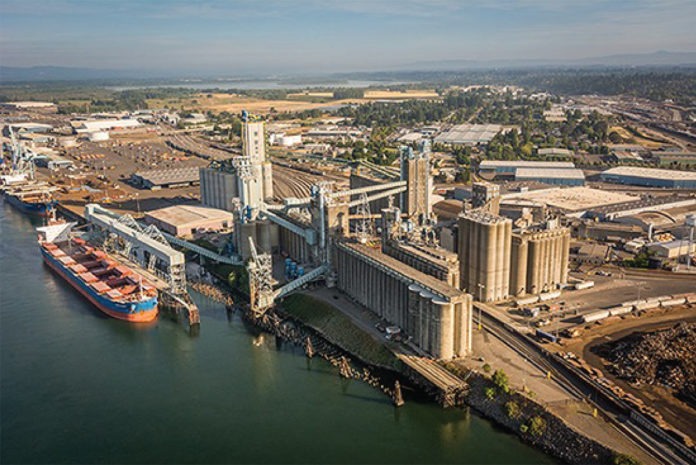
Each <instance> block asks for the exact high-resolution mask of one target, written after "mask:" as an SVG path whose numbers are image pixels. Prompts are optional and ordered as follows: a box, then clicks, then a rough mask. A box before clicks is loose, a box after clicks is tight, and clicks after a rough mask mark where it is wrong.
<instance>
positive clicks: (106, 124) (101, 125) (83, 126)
mask: <svg viewBox="0 0 696 465" xmlns="http://www.w3.org/2000/svg"><path fill="white" fill-rule="evenodd" d="M72 125H73V127H75V130H76V131H77V132H94V131H108V130H110V129H115V128H138V127H141V126H142V125H143V124H142V123H141V122H140V121H138V120H135V119H98V120H92V121H73V122H72Z"/></svg>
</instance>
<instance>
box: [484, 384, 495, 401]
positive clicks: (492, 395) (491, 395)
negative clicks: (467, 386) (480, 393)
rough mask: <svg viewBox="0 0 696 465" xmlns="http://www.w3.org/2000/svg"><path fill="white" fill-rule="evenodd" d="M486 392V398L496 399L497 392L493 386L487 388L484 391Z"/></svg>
mask: <svg viewBox="0 0 696 465" xmlns="http://www.w3.org/2000/svg"><path fill="white" fill-rule="evenodd" d="M484 394H485V395H486V399H488V400H493V399H495V394H496V393H495V389H494V388H492V387H488V388H486V390H485V391H484Z"/></svg>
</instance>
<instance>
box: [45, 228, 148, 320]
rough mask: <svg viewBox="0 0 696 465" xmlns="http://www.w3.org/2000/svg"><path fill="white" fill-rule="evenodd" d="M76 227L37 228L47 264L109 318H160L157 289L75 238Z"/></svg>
mask: <svg viewBox="0 0 696 465" xmlns="http://www.w3.org/2000/svg"><path fill="white" fill-rule="evenodd" d="M74 224H75V223H59V224H52V225H49V226H44V227H40V228H37V231H38V232H39V247H40V249H41V255H42V256H43V259H44V262H45V263H46V264H47V265H48V267H49V268H51V269H52V270H53V271H54V272H55V273H57V274H58V275H59V276H60V277H61V278H63V279H64V280H66V281H67V282H68V283H69V284H70V285H71V286H72V287H73V288H75V289H76V290H77V291H78V292H79V293H80V294H82V295H83V296H84V297H85V298H86V299H87V300H89V301H90V302H91V303H92V304H93V305H94V306H95V307H97V308H98V309H99V310H101V311H102V312H104V313H105V314H107V315H109V316H111V317H113V318H117V319H119V320H125V321H129V322H134V323H146V322H150V321H153V320H154V319H155V318H156V317H157V311H158V308H157V299H158V292H157V289H156V288H155V287H154V286H153V285H152V284H150V283H149V282H148V281H147V280H146V279H144V278H143V277H142V276H141V275H140V274H138V273H137V272H136V271H134V270H133V269H132V268H131V267H129V266H126V265H124V264H121V263H119V262H117V261H116V260H114V259H112V258H111V257H110V256H109V255H108V254H107V253H106V252H104V251H103V250H99V249H98V248H95V247H93V246H91V245H90V244H88V243H87V242H85V241H84V240H83V239H81V238H77V237H74V238H71V237H70V230H71V228H72V226H74Z"/></svg>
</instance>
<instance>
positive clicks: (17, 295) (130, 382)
mask: <svg viewBox="0 0 696 465" xmlns="http://www.w3.org/2000/svg"><path fill="white" fill-rule="evenodd" d="M37 223H38V221H36V220H30V219H29V218H27V217H26V216H24V215H22V214H20V213H18V212H17V211H15V210H14V209H13V208H12V207H10V206H9V205H5V204H3V203H2V201H0V331H1V336H2V338H1V342H0V344H1V346H0V357H1V358H0V362H1V363H0V370H1V371H0V381H1V386H0V393H1V397H0V417H1V423H2V425H1V426H2V429H1V436H0V449H1V455H0V462H2V463H67V462H69V463H252V462H254V463H339V462H340V463H529V464H531V463H553V462H552V460H551V459H550V458H549V457H547V456H545V455H544V454H542V453H540V452H537V451H535V450H533V449H531V448H530V447H527V446H526V445H524V444H522V443H521V442H520V441H519V440H518V439H517V438H516V437H514V436H512V435H510V434H507V433H505V432H503V431H501V430H499V429H497V428H495V427H494V426H493V425H492V424H491V423H489V422H488V421H486V420H483V419H481V418H480V417H478V416H476V415H474V414H471V413H469V412H466V411H463V410H442V409H441V408H439V407H438V406H436V405H434V404H431V403H427V402H423V401H413V400H412V401H410V402H409V399H408V397H407V404H406V405H405V406H404V407H402V408H400V409H395V408H394V407H393V406H392V405H391V403H390V400H389V399H388V398H386V397H385V396H383V395H382V394H381V393H380V392H378V391H376V390H374V389H372V388H369V387H368V386H367V385H365V384H363V383H360V382H357V381H348V380H343V379H341V378H339V376H338V374H337V371H336V369H335V368H333V367H331V366H330V365H329V364H328V363H326V362H324V361H323V360H318V359H313V360H311V361H308V360H307V359H306V358H305V357H304V356H303V353H302V351H301V350H299V349H297V348H294V347H292V346H288V345H285V344H278V343H276V341H275V339H274V338H273V337H270V336H268V335H265V336H263V335H261V336H259V335H258V334H255V332H254V331H252V330H250V328H248V327H246V326H245V324H244V323H243V322H242V321H241V320H240V319H239V318H238V317H236V316H232V317H230V318H228V315H227V313H226V311H225V309H224V308H223V307H222V306H221V305H219V304H215V303H213V302H210V301H208V300H206V299H204V298H201V297H200V296H198V297H197V296H194V298H195V299H196V300H197V302H198V303H199V306H200V308H201V331H200V335H199V336H198V337H195V338H192V337H190V336H189V335H188V334H187V333H186V332H185V331H184V328H183V327H182V326H180V325H178V324H177V323H175V322H173V321H169V320H166V319H160V320H159V321H157V322H156V323H155V324H153V325H151V326H148V327H139V326H132V325H128V324H126V323H123V322H120V321H116V320H113V319H110V318H108V317H105V316H102V314H101V313H99V311H98V310H96V309H94V308H92V306H91V304H89V303H88V302H87V301H86V300H85V299H84V298H83V297H82V296H81V295H80V294H78V293H77V292H75V291H74V290H72V288H70V287H68V285H67V284H66V283H64V282H63V281H62V280H61V279H60V278H59V277H57V276H56V275H54V274H53V273H52V272H51V271H50V270H49V269H48V268H47V267H45V266H44V265H43V264H42V261H41V257H40V255H39V252H38V250H37V246H36V242H35V234H34V231H33V227H34V226H36V225H37Z"/></svg>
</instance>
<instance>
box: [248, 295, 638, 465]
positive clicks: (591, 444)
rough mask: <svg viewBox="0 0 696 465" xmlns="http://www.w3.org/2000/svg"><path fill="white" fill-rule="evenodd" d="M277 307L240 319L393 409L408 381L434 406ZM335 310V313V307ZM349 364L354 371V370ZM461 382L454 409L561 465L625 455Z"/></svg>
mask: <svg viewBox="0 0 696 465" xmlns="http://www.w3.org/2000/svg"><path fill="white" fill-rule="evenodd" d="M278 308H281V310H280V311H278V309H274V310H272V311H270V312H268V313H267V314H266V315H264V317H261V318H255V317H254V316H253V315H250V314H249V312H248V311H246V310H245V311H243V313H242V317H243V318H244V319H245V321H247V322H248V323H250V324H252V325H253V326H254V327H256V328H259V329H261V330H263V331H266V332H268V333H270V334H272V335H274V336H276V337H279V338H281V339H282V340H284V341H286V342H290V343H292V344H294V345H297V346H300V347H303V348H304V349H305V354H306V355H307V356H308V357H309V356H310V355H309V354H308V350H307V349H308V344H307V340H309V341H311V347H312V350H313V354H312V355H314V356H319V357H321V358H323V359H325V360H327V361H328V362H329V363H330V364H331V365H332V366H335V367H337V368H338V369H339V375H340V376H342V377H344V378H349V379H355V380H358V381H363V382H367V383H368V384H369V385H370V386H372V387H374V388H376V389H378V390H380V391H382V392H383V393H384V394H385V395H386V396H388V397H389V398H390V399H391V400H392V402H393V403H394V404H395V405H397V406H398V405H400V404H398V403H397V400H398V397H397V394H396V391H397V390H400V387H401V386H403V383H401V381H400V380H402V379H408V381H409V384H407V386H412V387H413V389H414V391H415V392H418V393H420V394H422V395H423V396H424V397H427V398H428V400H429V401H436V402H437V400H436V398H435V396H433V395H432V393H429V392H428V390H427V389H425V388H423V387H422V386H421V385H419V383H418V382H414V380H413V379H411V378H412V377H411V376H409V375H408V374H406V373H404V372H403V371H397V370H395V369H389V368H386V367H383V366H378V365H374V364H373V363H371V362H369V361H366V360H364V359H362V358H361V357H359V356H358V355H356V354H354V353H352V352H351V351H349V350H347V349H345V348H343V347H341V346H340V345H337V344H336V343H335V341H331V340H330V339H328V337H327V335H325V334H323V333H321V332H320V331H318V330H316V329H315V328H313V327H311V326H308V325H307V324H305V323H304V322H302V321H300V320H298V319H297V318H294V317H293V316H292V315H289V314H288V313H287V312H285V311H284V309H282V304H280V305H279V306H278ZM334 309H335V308H334ZM335 311H337V312H340V310H337V309H335ZM308 338H309V339H308ZM354 365H357V366H358V367H357V368H356V367H355V366H354ZM387 374H389V376H388V377H389V378H392V377H393V378H392V379H394V380H396V382H395V383H394V387H390V386H389V382H388V381H385V379H384V378H385V375H387ZM390 381H391V380H390ZM467 381H468V383H469V386H470V389H469V390H468V392H467V394H466V395H464V396H462V397H461V398H460V399H458V402H457V404H456V406H455V408H460V409H466V408H470V409H472V410H474V411H475V412H476V414H478V415H479V416H481V417H482V418H485V419H487V420H489V421H492V422H493V423H494V424H495V425H496V426H499V427H502V428H504V429H505V430H506V431H508V432H509V433H510V434H514V435H515V436H516V437H518V438H519V440H520V441H522V442H523V443H524V444H528V445H531V446H534V447H535V448H537V449H539V450H541V451H542V452H544V453H546V454H548V455H549V456H551V457H554V458H555V459H559V460H561V461H562V462H563V463H570V464H611V463H614V461H615V460H616V459H617V458H618V457H626V456H625V455H624V454H620V453H619V452H617V451H616V450H614V449H612V448H611V447H609V446H606V445H603V444H601V443H599V442H598V441H595V440H594V439H592V438H589V437H587V436H586V435H584V434H582V433H581V432H579V431H577V430H575V429H574V428H573V427H572V426H570V425H569V424H567V423H566V422H565V421H564V420H563V419H562V418H561V417H559V416H557V415H555V414H553V413H552V412H550V411H549V410H548V409H547V408H546V407H544V406H543V405H541V404H539V403H537V402H535V401H534V400H533V399H531V398H529V397H527V396H525V395H523V394H521V393H518V392H514V391H512V390H510V391H509V392H500V391H499V392H498V393H497V394H496V396H495V397H494V398H493V399H491V398H488V397H487V396H486V389H489V388H492V387H493V381H492V380H491V379H490V378H489V377H487V376H485V375H483V374H480V373H471V374H470V376H469V377H468V378H467ZM396 383H399V389H395V387H396ZM511 402H512V403H515V404H517V405H518V407H519V414H516V415H510V412H509V408H510V407H509V405H510V403H511ZM539 419H541V420H539ZM532 424H534V425H535V427H536V426H538V425H542V426H541V427H536V428H535V429H534V430H533V431H531V430H530V429H531V428H530V425H532ZM539 428H541V429H539ZM635 463H640V462H635Z"/></svg>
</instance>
